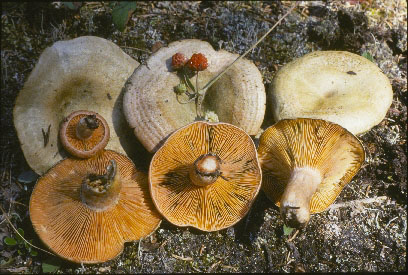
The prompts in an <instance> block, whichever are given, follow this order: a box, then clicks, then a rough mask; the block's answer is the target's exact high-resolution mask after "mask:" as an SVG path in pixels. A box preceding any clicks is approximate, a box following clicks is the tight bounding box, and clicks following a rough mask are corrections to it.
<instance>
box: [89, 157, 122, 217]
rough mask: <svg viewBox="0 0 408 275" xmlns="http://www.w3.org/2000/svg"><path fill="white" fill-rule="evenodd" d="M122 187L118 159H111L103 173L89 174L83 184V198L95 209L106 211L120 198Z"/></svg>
mask: <svg viewBox="0 0 408 275" xmlns="http://www.w3.org/2000/svg"><path fill="white" fill-rule="evenodd" d="M121 187H122V183H121V180H120V175H119V172H118V171H117V166H116V161H115V160H111V161H110V163H109V165H108V166H107V167H106V173H105V174H103V175H97V174H89V175H88V176H86V177H85V178H84V180H83V181H82V185H81V200H82V202H83V203H84V204H85V205H86V206H88V207H89V208H90V209H92V210H94V211H104V210H106V209H108V208H110V207H112V206H113V205H115V204H116V203H117V202H118V200H119V192H120V189H121Z"/></svg>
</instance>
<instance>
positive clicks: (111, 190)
mask: <svg viewBox="0 0 408 275" xmlns="http://www.w3.org/2000/svg"><path fill="white" fill-rule="evenodd" d="M30 218H31V221H32V224H33V227H34V229H35V231H36V233H37V234H38V235H39V236H40V238H41V240H42V241H43V242H44V243H45V244H46V245H47V246H48V247H49V248H50V249H51V250H52V251H53V252H54V253H56V254H57V255H59V256H60V257H62V258H65V259H67V260H70V261H73V262H77V263H99V262H104V261H107V260H110V259H112V258H114V257H116V256H117V255H118V254H119V253H121V251H122V250H123V244H124V242H128V241H134V240H138V239H140V238H142V237H145V236H147V235H149V234H151V233H152V232H153V231H154V230H155V229H156V228H157V227H158V226H159V224H160V221H161V218H160V215H159V213H158V212H157V211H156V209H155V208H154V205H153V203H152V201H151V198H150V196H149V190H148V181H147V176H146V175H145V173H143V172H140V171H138V170H137V169H136V168H135V166H134V165H133V163H132V161H131V160H130V159H129V158H127V157H126V156H124V155H122V154H119V153H116V152H114V151H110V150H106V151H104V152H102V153H101V154H98V155H96V156H95V157H93V158H88V159H73V158H67V159H64V160H62V161H60V162H59V163H58V164H56V165H55V166H54V167H52V168H51V169H50V170H49V171H48V172H47V173H46V174H45V175H44V176H42V177H41V178H40V179H39V180H38V182H37V184H36V185H35V187H34V189H33V192H32V195H31V198H30Z"/></svg>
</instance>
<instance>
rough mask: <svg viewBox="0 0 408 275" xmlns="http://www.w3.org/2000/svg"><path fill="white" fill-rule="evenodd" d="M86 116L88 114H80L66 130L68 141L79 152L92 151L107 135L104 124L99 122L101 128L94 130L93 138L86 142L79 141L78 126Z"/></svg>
mask: <svg viewBox="0 0 408 275" xmlns="http://www.w3.org/2000/svg"><path fill="white" fill-rule="evenodd" d="M84 116H86V114H80V115H77V116H75V117H73V118H72V119H71V121H70V122H69V124H68V126H67V129H66V134H67V140H68V142H69V143H70V144H71V145H72V146H74V147H75V148H76V149H77V150H84V151H91V150H92V149H93V148H94V147H95V146H96V145H98V144H99V143H100V142H101V141H102V139H103V137H104V135H105V129H104V127H103V125H102V122H101V121H99V120H98V122H99V126H98V128H96V129H95V130H94V132H93V134H92V136H90V137H89V138H88V139H85V140H80V139H78V138H77V137H76V126H77V123H78V122H79V120H80V119H81V118H83V117H84Z"/></svg>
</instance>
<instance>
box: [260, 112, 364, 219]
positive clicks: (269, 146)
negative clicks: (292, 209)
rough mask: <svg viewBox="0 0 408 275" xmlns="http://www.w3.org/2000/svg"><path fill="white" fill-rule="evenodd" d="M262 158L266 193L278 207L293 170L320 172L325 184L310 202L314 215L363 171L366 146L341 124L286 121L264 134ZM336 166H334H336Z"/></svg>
mask: <svg viewBox="0 0 408 275" xmlns="http://www.w3.org/2000/svg"><path fill="white" fill-rule="evenodd" d="M258 157H259V161H260V163H261V167H262V173H263V177H262V179H263V181H262V190H263V191H264V192H265V194H266V196H267V197H268V198H269V199H270V200H271V201H273V202H275V204H276V205H277V206H279V205H280V203H279V202H280V198H281V196H282V194H283V192H284V189H285V186H286V184H287V183H288V181H289V179H290V176H291V172H292V169H293V168H295V167H311V168H315V169H317V170H318V171H320V173H321V175H322V183H320V185H319V186H318V188H317V190H316V192H315V194H314V195H313V196H312V199H311V202H310V213H311V214H313V213H319V212H322V211H324V210H325V209H327V207H329V206H330V205H331V204H332V203H333V202H334V201H335V199H336V198H337V196H338V195H339V194H340V192H341V191H342V190H343V188H344V186H346V185H347V183H349V182H350V181H351V179H352V178H353V177H354V175H355V174H356V173H357V172H358V171H359V170H360V168H361V165H362V163H363V162H364V159H365V152H364V147H363V145H362V144H361V142H360V141H359V140H358V138H356V137H355V136H354V135H353V134H352V133H350V132H349V131H348V130H346V129H345V128H343V127H341V126H340V125H338V124H335V123H332V122H329V121H325V120H320V119H310V118H299V119H283V120H280V121H279V122H277V123H276V124H274V125H272V126H270V127H269V128H267V129H266V130H265V132H264V133H263V134H262V135H261V137H260V140H259V146H258ZM332 163H334V165H332Z"/></svg>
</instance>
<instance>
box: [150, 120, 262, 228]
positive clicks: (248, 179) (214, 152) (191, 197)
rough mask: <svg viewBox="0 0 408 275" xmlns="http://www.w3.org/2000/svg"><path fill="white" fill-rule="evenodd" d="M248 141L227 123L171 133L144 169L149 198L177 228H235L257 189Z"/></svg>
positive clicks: (257, 169)
mask: <svg viewBox="0 0 408 275" xmlns="http://www.w3.org/2000/svg"><path fill="white" fill-rule="evenodd" d="M261 176H262V175H261V171H260V167H259V163H258V158H257V155H256V149H255V145H254V143H253V141H252V139H251V138H250V137H249V136H248V134H246V133H245V132H244V131H243V130H241V129H239V128H238V127H236V126H233V125H231V124H227V123H207V122H195V123H191V124H189V125H187V126H185V127H183V128H181V129H179V130H177V131H176V132H175V133H173V134H172V135H171V136H170V137H169V138H168V139H167V140H166V142H165V143H164V145H163V146H162V147H161V148H160V149H159V150H158V151H157V152H156V154H155V155H154V156H153V159H152V161H151V164H150V170H149V182H150V193H151V196H152V199H153V202H154V204H155V205H156V207H157V209H158V210H159V212H160V213H161V214H162V215H163V216H164V217H165V218H166V219H167V220H168V221H170V222H171V223H173V224H175V225H178V226H193V227H196V228H198V229H200V230H203V231H215V230H220V229H223V228H226V227H229V226H231V225H233V224H235V223H236V222H238V221H239V220H240V219H241V218H242V217H244V216H245V214H246V213H247V212H248V210H249V208H250V206H251V205H252V202H253V201H254V199H255V197H256V195H257V194H258V191H259V189H260V182H261Z"/></svg>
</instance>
